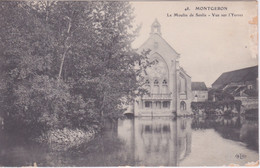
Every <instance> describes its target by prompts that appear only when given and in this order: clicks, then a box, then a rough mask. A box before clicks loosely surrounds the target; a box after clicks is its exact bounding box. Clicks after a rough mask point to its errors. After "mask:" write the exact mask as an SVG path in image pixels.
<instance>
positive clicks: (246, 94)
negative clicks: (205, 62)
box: [212, 66, 258, 109]
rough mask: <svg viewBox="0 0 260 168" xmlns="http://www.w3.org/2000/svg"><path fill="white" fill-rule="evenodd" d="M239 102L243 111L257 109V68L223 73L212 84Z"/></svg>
mask: <svg viewBox="0 0 260 168" xmlns="http://www.w3.org/2000/svg"><path fill="white" fill-rule="evenodd" d="M212 88H213V89H221V90H223V91H225V92H226V93H229V94H231V95H232V96H234V98H235V99H236V100H241V101H242V105H243V106H244V107H245V109H257V108H258V66H253V67H248V68H244V69H239V70H235V71H230V72H225V73H223V74H222V75H221V76H220V77H219V78H218V79H217V80H216V81H215V82H214V83H213V84H212Z"/></svg>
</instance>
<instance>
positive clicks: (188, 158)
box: [0, 117, 258, 166]
mask: <svg viewBox="0 0 260 168" xmlns="http://www.w3.org/2000/svg"><path fill="white" fill-rule="evenodd" d="M0 133H1V132H0ZM257 149H258V121H252V120H246V119H244V118H240V117H233V118H224V117H208V118H177V119H171V118H164V117H155V118H149V117H144V118H135V119H123V120H120V119H119V120H116V121H115V120H107V121H106V122H105V131H104V132H103V133H102V134H100V135H99V136H97V137H96V138H95V139H94V140H93V141H91V142H90V143H86V144H82V145H80V146H77V147H74V148H71V149H70V150H69V151H64V152H62V151H59V152H57V151H54V150H52V149H51V148H46V146H42V145H40V144H34V143H32V142H28V141H26V140H24V139H23V138H22V137H21V136H18V137H12V136H10V135H8V134H3V133H2V134H1V136H0V165H1V166H32V165H33V163H34V162H36V163H37V165H38V166H126V165H129V166H222V165H227V164H229V163H237V164H240V165H243V164H245V163H247V162H249V161H256V160H258V151H257ZM237 153H243V154H245V155H246V156H247V157H246V158H245V159H243V160H238V159H237V158H235V157H234V156H235V155H236V154H237Z"/></svg>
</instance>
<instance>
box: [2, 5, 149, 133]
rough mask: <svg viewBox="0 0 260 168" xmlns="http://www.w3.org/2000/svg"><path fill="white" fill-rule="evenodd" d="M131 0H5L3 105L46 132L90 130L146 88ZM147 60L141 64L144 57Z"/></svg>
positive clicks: (8, 114) (12, 117)
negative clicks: (25, 0)
mask: <svg viewBox="0 0 260 168" xmlns="http://www.w3.org/2000/svg"><path fill="white" fill-rule="evenodd" d="M132 13H133V9H132V7H131V5H130V4H129V3H128V2H50V1H46V2H45V1H43V2H41V1H39V2H35V1H33V2H1V3H0V39H1V40H0V55H1V58H0V59H1V61H0V62H1V65H2V66H1V77H2V79H4V80H2V81H0V82H1V85H0V86H1V88H0V89H1V90H0V91H1V94H2V95H3V98H2V99H3V100H2V104H3V106H2V111H4V112H5V113H4V117H5V118H6V120H7V121H9V123H14V121H19V122H21V123H22V125H27V126H32V125H33V126H34V128H38V127H39V129H41V130H46V129H51V128H62V127H71V128H75V127H77V128H86V129H87V128H88V127H89V126H91V125H93V124H99V122H100V119H101V118H102V117H104V116H108V117H117V116H118V115H119V112H122V111H123V106H122V104H123V103H128V102H130V101H131V100H132V98H133V97H134V96H136V95H137V94H139V93H140V92H139V91H142V90H139V88H140V85H141V84H142V82H141V80H140V79H142V77H141V72H142V70H143V69H144V68H145V67H146V66H147V65H146V63H145V62H143V63H141V62H142V60H145V54H146V53H144V54H143V55H139V54H137V53H136V51H135V50H133V49H132V48H131V43H132V42H133V40H134V39H135V37H136V35H137V32H138V29H136V30H133V23H132V21H133V15H132ZM139 62H140V63H141V64H140V66H138V68H136V67H137V66H136V64H137V63H139Z"/></svg>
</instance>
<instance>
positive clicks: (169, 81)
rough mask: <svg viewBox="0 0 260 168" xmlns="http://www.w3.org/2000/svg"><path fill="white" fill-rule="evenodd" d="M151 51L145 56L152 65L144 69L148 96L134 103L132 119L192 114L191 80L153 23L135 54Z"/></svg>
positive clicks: (156, 24)
mask: <svg viewBox="0 0 260 168" xmlns="http://www.w3.org/2000/svg"><path fill="white" fill-rule="evenodd" d="M146 50H150V52H149V55H148V56H147V57H148V59H149V60H150V62H153V63H154V64H153V65H151V67H149V68H147V70H146V75H145V86H144V87H145V89H146V90H147V91H148V92H149V93H148V94H146V95H144V96H142V97H139V98H137V99H136V100H135V102H134V109H133V110H134V115H135V116H173V115H179V116H180V115H188V114H191V109H190V103H191V100H192V92H191V77H190V76H189V75H188V74H187V73H186V72H185V71H184V69H183V68H182V67H180V65H179V58H180V54H178V53H177V52H176V51H175V50H174V49H173V48H172V47H171V46H170V45H169V44H168V43H167V42H166V41H165V40H164V39H163V38H162V34H161V25H160V23H159V22H158V21H157V20H155V21H154V22H153V24H152V26H151V33H150V37H149V38H148V39H147V40H146V42H145V43H144V44H143V45H141V47H139V49H138V52H139V53H141V52H142V51H146Z"/></svg>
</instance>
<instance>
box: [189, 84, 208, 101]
mask: <svg viewBox="0 0 260 168" xmlns="http://www.w3.org/2000/svg"><path fill="white" fill-rule="evenodd" d="M191 90H192V101H193V102H205V101H207V100H208V88H207V86H206V85H205V83H204V82H192V83H191Z"/></svg>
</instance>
